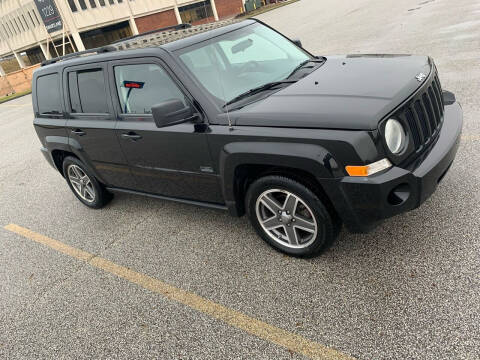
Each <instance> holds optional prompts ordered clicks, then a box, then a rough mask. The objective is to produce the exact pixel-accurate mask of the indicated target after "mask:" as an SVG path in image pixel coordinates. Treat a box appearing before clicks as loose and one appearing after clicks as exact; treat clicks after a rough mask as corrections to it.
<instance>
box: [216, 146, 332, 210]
mask: <svg viewBox="0 0 480 360" xmlns="http://www.w3.org/2000/svg"><path fill="white" fill-rule="evenodd" d="M240 165H267V166H275V167H284V168H290V169H293V170H295V169H298V170H302V171H305V172H308V173H310V174H312V175H313V176H314V177H316V178H317V179H322V178H323V179H325V178H334V177H338V176H341V175H339V174H341V172H340V169H339V167H338V164H337V161H336V160H335V159H334V157H333V155H332V154H331V153H330V152H329V151H328V150H326V149H325V148H323V147H322V146H320V145H315V144H299V143H283V142H233V143H229V144H227V145H225V146H224V147H223V149H222V151H221V154H220V164H219V172H220V179H221V185H222V192H223V196H224V199H225V203H226V205H227V206H228V208H229V210H230V212H231V213H232V214H234V215H239V208H238V207H237V204H236V196H235V170H236V169H237V167H238V166H240Z"/></svg>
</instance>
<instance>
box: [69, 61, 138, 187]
mask: <svg viewBox="0 0 480 360" xmlns="http://www.w3.org/2000/svg"><path fill="white" fill-rule="evenodd" d="M107 76H108V72H107V67H106V63H96V64H88V65H82V66H76V67H69V68H66V69H65V70H64V89H65V93H66V94H67V97H66V108H67V112H68V113H67V117H68V118H67V122H66V127H67V131H68V132H69V137H70V139H69V142H70V146H71V147H72V149H73V150H74V151H75V152H77V155H78V156H79V157H80V158H81V159H82V160H83V161H84V162H86V163H87V165H89V166H91V167H93V169H94V170H95V171H96V172H97V174H98V175H99V176H100V178H101V181H103V182H104V183H105V184H106V185H108V186H114V187H121V188H127V189H132V188H134V187H135V184H134V179H133V177H132V175H131V173H130V170H129V168H128V164H127V161H126V159H125V156H124V155H123V153H122V150H121V148H120V144H119V143H118V140H117V138H116V136H115V131H114V129H115V116H114V112H113V106H112V101H111V96H110V91H109V87H108V86H107V84H108V78H107Z"/></svg>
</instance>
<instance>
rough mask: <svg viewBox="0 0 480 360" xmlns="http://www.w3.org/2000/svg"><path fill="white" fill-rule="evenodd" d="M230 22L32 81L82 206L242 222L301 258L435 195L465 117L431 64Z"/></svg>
mask: <svg viewBox="0 0 480 360" xmlns="http://www.w3.org/2000/svg"><path fill="white" fill-rule="evenodd" d="M220 25H223V26H219V25H210V28H211V29H210V28H208V27H207V28H208V29H210V30H209V31H204V30H205V28H203V30H202V29H197V28H195V27H193V28H189V27H187V26H183V27H177V28H174V29H167V30H165V31H163V32H159V33H155V34H147V35H144V36H143V38H142V37H140V38H138V37H137V38H133V39H127V40H125V41H124V42H121V43H117V44H114V45H113V46H109V47H106V48H102V49H94V50H91V51H90V52H87V53H83V54H78V53H77V54H73V55H69V56H66V57H63V58H57V59H54V60H51V61H48V62H46V63H44V64H43V66H42V67H41V68H40V69H39V70H37V71H36V72H35V75H34V79H33V108H34V113H35V120H34V125H35V129H36V131H37V133H38V136H39V138H40V141H41V143H42V146H43V147H42V151H43V153H44V155H45V158H46V159H47V160H48V161H49V162H50V164H51V165H53V167H54V168H55V169H57V170H58V171H59V172H60V174H62V176H64V177H65V179H66V181H67V183H68V185H69V186H70V188H71V190H72V191H73V193H74V194H75V196H76V197H77V198H78V199H79V200H80V201H81V202H82V203H83V204H85V205H87V206H89V207H91V208H100V207H102V206H104V205H105V204H106V203H107V202H108V201H109V200H110V199H111V193H112V192H115V191H120V192H128V193H134V194H142V195H147V196H153V197H157V198H160V199H169V200H175V201H180V202H184V203H190V204H195V205H202V206H207V207H212V208H218V209H225V210H227V209H228V210H229V212H230V213H231V214H232V215H235V216H241V215H243V214H244V213H247V214H248V216H249V217H250V220H251V222H252V224H253V226H254V228H255V229H256V231H257V232H258V234H259V235H260V236H261V237H262V238H263V239H264V240H265V241H267V242H268V243H269V244H270V245H272V246H273V247H275V248H276V249H278V250H281V251H283V252H286V253H288V254H291V255H297V256H304V255H313V254H316V253H318V252H319V251H321V250H322V249H323V248H324V247H325V245H326V244H328V243H330V242H331V241H332V240H333V239H334V238H335V237H336V236H337V235H338V233H339V231H340V228H341V225H342V223H345V225H346V227H347V228H348V229H349V230H350V231H356V232H359V231H360V232H363V231H368V230H369V229H371V228H372V227H373V226H375V225H376V224H378V223H379V222H380V221H381V220H383V219H385V218H388V217H391V216H393V215H396V214H399V213H403V212H406V211H409V210H412V209H414V208H417V207H418V206H420V204H422V203H423V202H424V201H425V200H426V199H427V198H428V197H429V196H430V195H431V194H432V193H433V192H434V191H435V189H436V187H437V184H438V182H439V181H440V180H441V179H442V178H443V176H444V175H445V173H446V172H447V170H448V169H449V167H450V165H451V164H452V161H453V159H454V157H455V154H456V152H457V148H458V145H459V141H460V134H461V130H462V121H463V120H462V117H463V115H462V110H461V107H460V105H459V104H458V103H457V102H456V100H455V96H454V95H453V94H452V93H450V92H447V91H442V88H441V85H440V81H439V79H438V74H437V69H436V67H435V65H434V63H433V61H432V59H431V58H429V57H427V56H410V55H347V56H333V57H323V56H313V55H312V54H310V53H309V52H307V51H306V50H305V49H303V48H302V47H301V44H300V42H299V41H292V40H289V39H288V38H286V37H285V36H283V35H281V34H280V33H278V32H277V31H275V30H273V29H272V28H270V27H268V26H267V25H265V24H263V23H261V22H259V21H256V20H246V21H242V22H235V23H230V24H220ZM169 36H171V37H173V39H174V40H175V41H170V42H169ZM170 39H171V38H170ZM159 44H160V45H159ZM128 48H133V49H128ZM120 50H122V51H120ZM88 55H91V56H88Z"/></svg>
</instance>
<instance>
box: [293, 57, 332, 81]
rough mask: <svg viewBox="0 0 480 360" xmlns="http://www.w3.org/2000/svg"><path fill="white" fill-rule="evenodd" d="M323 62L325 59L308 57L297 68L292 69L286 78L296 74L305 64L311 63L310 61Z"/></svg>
mask: <svg viewBox="0 0 480 360" xmlns="http://www.w3.org/2000/svg"><path fill="white" fill-rule="evenodd" d="M312 62H313V63H323V62H325V60H324V59H307V60H305V61H302V62H301V63H300V64H299V65H298V66H297V67H296V68H295V69H293V70H292V72H291V73H290V75H288V76H287V77H286V79H288V78H290V77H291V76H292V75H293V74H295V73H296V72H297V71H298V70H300V69H301V68H303V67H304V66H305V65H307V64H309V63H312Z"/></svg>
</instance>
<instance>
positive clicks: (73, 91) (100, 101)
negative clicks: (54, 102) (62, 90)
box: [68, 69, 109, 114]
mask: <svg viewBox="0 0 480 360" xmlns="http://www.w3.org/2000/svg"><path fill="white" fill-rule="evenodd" d="M68 91H69V95H70V107H71V109H72V112H73V113H86V114H106V113H108V112H109V111H108V106H107V90H106V87H105V78H104V75H103V69H88V70H79V71H73V72H69V73H68Z"/></svg>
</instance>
